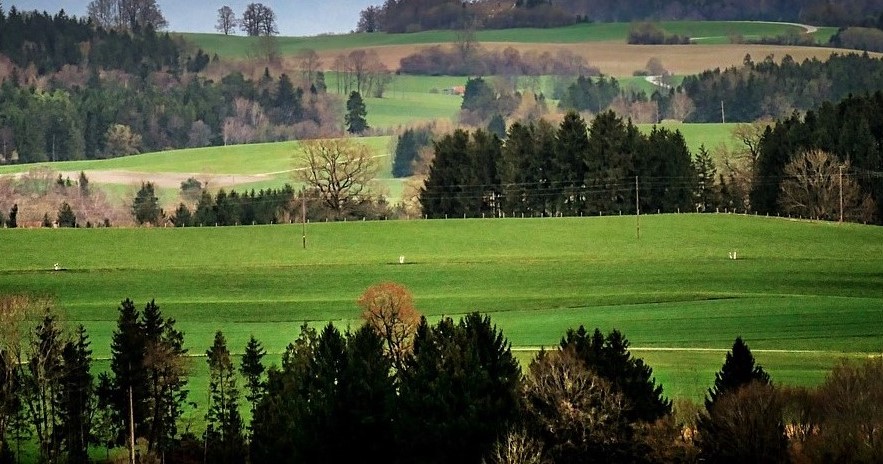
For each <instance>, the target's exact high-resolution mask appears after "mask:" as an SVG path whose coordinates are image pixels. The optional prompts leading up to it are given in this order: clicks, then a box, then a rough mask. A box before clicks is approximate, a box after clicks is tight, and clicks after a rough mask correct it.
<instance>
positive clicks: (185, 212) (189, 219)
mask: <svg viewBox="0 0 883 464" xmlns="http://www.w3.org/2000/svg"><path fill="white" fill-rule="evenodd" d="M172 224H174V225H175V227H187V226H190V225H193V216H192V215H191V214H190V208H188V207H187V205H185V204H184V203H181V204H179V205H178V208H177V209H176V210H175V215H174V216H172Z"/></svg>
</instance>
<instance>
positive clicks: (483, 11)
mask: <svg viewBox="0 0 883 464" xmlns="http://www.w3.org/2000/svg"><path fill="white" fill-rule="evenodd" d="M881 11H883V1H880V0H847V1H838V2H830V1H828V0H772V1H770V0H749V1H740V2H733V1H730V0H675V1H670V2H660V1H658V0H632V1H627V2H623V1H614V0H563V1H556V2H552V1H547V0H517V1H515V2H509V3H500V2H497V1H495V0H475V1H470V2H461V1H460V0H386V1H385V2H384V3H383V4H382V5H378V6H371V7H368V8H366V9H365V10H363V11H362V13H361V19H360V20H359V24H358V26H357V30H359V31H362V32H374V31H385V32H416V31H421V30H430V29H462V28H464V27H466V26H470V25H472V26H475V25H478V26H480V27H484V28H488V29H499V28H510V27H557V26H563V25H567V24H574V23H577V22H629V21H644V20H675V19H688V20H757V21H790V22H796V21H801V22H806V23H810V24H819V25H826V26H867V25H868V24H872V23H875V22H876V20H877V18H878V17H879V15H880V13H881Z"/></svg>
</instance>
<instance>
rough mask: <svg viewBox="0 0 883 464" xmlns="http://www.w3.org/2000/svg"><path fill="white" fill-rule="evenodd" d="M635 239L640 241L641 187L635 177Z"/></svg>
mask: <svg viewBox="0 0 883 464" xmlns="http://www.w3.org/2000/svg"><path fill="white" fill-rule="evenodd" d="M635 213H636V214H635V237H637V239H638V240H640V239H641V187H640V185H639V184H638V176H635Z"/></svg>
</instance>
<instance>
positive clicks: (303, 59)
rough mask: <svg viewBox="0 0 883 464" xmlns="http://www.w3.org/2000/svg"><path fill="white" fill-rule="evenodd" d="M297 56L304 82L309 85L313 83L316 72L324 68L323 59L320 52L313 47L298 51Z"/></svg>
mask: <svg viewBox="0 0 883 464" xmlns="http://www.w3.org/2000/svg"><path fill="white" fill-rule="evenodd" d="M296 58H297V62H298V67H299V68H300V72H301V75H302V76H303V80H304V82H306V83H307V86H309V85H310V84H313V82H314V80H313V79H314V77H315V75H316V72H317V71H320V70H321V69H322V68H321V67H322V60H321V59H320V58H319V54H318V53H316V51H315V50H313V49H312V48H305V49H303V50H301V51H299V52H298V53H297V56H296Z"/></svg>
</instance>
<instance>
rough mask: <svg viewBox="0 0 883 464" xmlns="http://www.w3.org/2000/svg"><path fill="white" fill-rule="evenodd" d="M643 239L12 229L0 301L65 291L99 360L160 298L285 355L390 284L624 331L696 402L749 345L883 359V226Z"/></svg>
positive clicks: (787, 364) (550, 329) (439, 226)
mask: <svg viewBox="0 0 883 464" xmlns="http://www.w3.org/2000/svg"><path fill="white" fill-rule="evenodd" d="M634 228H635V218H634V217H606V218H583V219H579V218H572V219H533V220H515V219H510V220H451V221H410V222H408V221H404V222H395V221H393V222H364V223H363V222H358V223H328V224H325V223H322V224H310V225H308V227H307V235H308V248H307V249H306V250H303V249H301V246H300V226H299V225H293V226H267V227H260V226H258V227H230V228H191V229H95V230H82V229H80V230H77V229H74V230H0V244H2V245H0V247H2V248H0V249H2V255H3V257H4V259H3V260H2V262H0V293H10V292H22V291H25V292H38V293H43V294H49V295H53V296H55V298H56V299H57V301H58V304H59V305H60V306H61V307H62V308H64V310H65V312H66V314H67V319H68V321H69V322H70V323H82V324H84V325H86V327H87V328H88V329H89V332H90V334H91V337H92V340H93V345H92V346H93V350H94V353H95V355H96V356H98V357H106V356H107V355H108V354H109V345H110V334H111V333H112V331H113V328H114V324H115V322H114V321H115V318H116V308H117V305H118V304H119V301H120V300H122V299H123V298H126V297H130V298H133V299H134V300H135V301H136V302H137V304H138V305H139V306H143V305H144V304H145V303H146V301H147V300H149V299H151V298H155V299H156V300H157V302H158V304H159V305H160V306H161V308H163V310H164V312H165V313H166V314H167V315H169V316H172V317H174V318H175V319H177V320H178V324H179V326H180V328H182V329H183V330H184V331H185V332H186V340H187V345H188V347H189V348H190V350H191V352H192V353H202V352H204V351H205V349H206V348H207V347H208V346H209V345H210V344H211V339H212V335H213V333H214V331H215V330H219V329H220V330H223V331H224V332H225V333H226V334H227V338H228V341H229V343H230V345H231V347H232V349H233V350H234V351H241V350H242V348H243V347H244V345H245V342H246V341H247V339H248V337H249V336H250V335H252V334H254V335H256V336H257V337H258V338H260V339H261V340H262V341H263V342H264V344H265V345H266V346H267V348H268V350H269V351H270V352H271V353H276V354H277V355H278V353H280V352H281V351H282V350H283V349H284V347H285V345H286V344H287V343H289V342H290V341H291V340H293V339H294V338H295V337H296V335H297V332H298V327H299V326H300V325H301V324H302V323H303V322H305V321H306V322H310V323H313V324H323V323H325V322H326V321H333V322H335V323H336V324H339V325H340V326H343V327H347V326H354V325H356V324H358V309H357V307H356V305H355V300H356V298H357V297H358V296H359V294H360V293H361V292H362V291H363V290H364V289H365V288H366V287H368V286H370V285H372V284H375V283H378V282H382V281H388V280H391V281H396V282H400V283H402V284H404V285H406V286H407V287H408V288H410V289H411V291H412V292H413V294H414V296H415V300H416V302H417V305H418V308H419V309H420V310H421V311H422V312H423V313H425V314H427V315H428V316H430V317H431V318H433V319H435V318H437V317H440V316H441V315H454V316H456V315H460V314H463V313H465V312H468V311H474V310H477V311H482V312H487V313H489V314H490V315H491V316H492V318H493V320H494V321H495V323H496V324H498V325H499V326H500V327H501V328H502V330H503V331H504V332H505V334H506V335H507V336H508V337H509V339H510V340H511V341H512V343H513V345H514V346H515V347H516V348H517V349H519V350H527V351H528V352H529V351H531V350H534V349H536V348H537V347H539V346H551V345H554V344H555V343H556V342H557V340H558V339H559V338H560V337H561V335H562V334H563V333H564V331H565V330H566V329H567V328H570V327H576V326H578V325H580V324H584V325H586V326H588V327H596V326H597V327H600V328H602V329H603V330H605V331H607V330H610V329H612V328H618V329H620V330H622V331H623V332H624V333H625V334H626V336H627V337H629V339H630V340H631V342H632V345H633V346H634V347H635V348H636V351H635V353H636V354H639V355H641V356H645V357H647V359H648V361H649V360H652V361H653V362H652V363H651V365H653V367H654V368H655V369H656V373H657V376H658V377H659V379H660V380H661V381H662V382H663V383H664V385H665V387H666V391H667V392H669V394H670V395H672V396H677V397H687V398H694V399H695V398H698V397H700V396H701V394H702V392H703V391H704V389H705V388H707V387H708V385H709V384H710V383H711V381H712V380H713V375H712V374H713V372H714V371H715V370H716V369H718V368H719V367H720V364H721V362H722V360H723V354H724V351H725V350H726V349H727V348H729V346H730V345H731V344H732V341H733V339H734V338H735V337H736V336H737V335H742V336H743V337H745V339H746V340H747V341H748V343H749V344H750V346H751V347H752V348H753V349H756V350H761V351H759V352H758V356H757V358H758V360H759V362H761V363H762V364H764V365H765V366H766V367H767V368H768V369H769V370H770V372H771V373H772V375H773V378H774V379H775V380H777V381H779V382H782V383H788V384H813V383H817V382H819V381H820V380H821V379H822V378H823V376H824V373H825V371H826V370H827V369H829V368H830V366H831V365H832V363H833V362H834V361H835V360H836V359H837V358H839V357H841V356H865V355H866V354H867V353H881V352H883V312H881V310H880V308H881V307H883V293H881V291H880V289H881V288H883V228H879V227H869V226H860V225H837V224H828V223H808V222H799V221H788V220H783V219H774V218H755V217H745V216H736V215H702V216H700V215H661V216H644V217H642V219H641V231H642V234H641V239H640V240H636V239H635V231H634ZM734 249H735V250H738V252H739V256H740V259H739V260H736V261H733V260H730V259H727V253H728V252H729V251H730V250H734ZM399 255H404V256H405V257H406V263H407V264H405V265H399V264H398V263H397V261H398V256H399ZM55 262H59V263H61V264H62V265H63V266H64V267H65V268H67V269H68V270H67V271H64V272H53V271H50V270H49V269H50V268H51V266H52V263H55ZM672 348H676V349H678V351H669V350H670V349H672ZM706 350H716V351H706ZM763 350H781V351H775V352H770V353H766V352H764V351H763ZM522 356H524V357H526V358H529V356H530V354H529V353H526V356H525V355H522ZM197 362H199V361H198V360H197Z"/></svg>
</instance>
